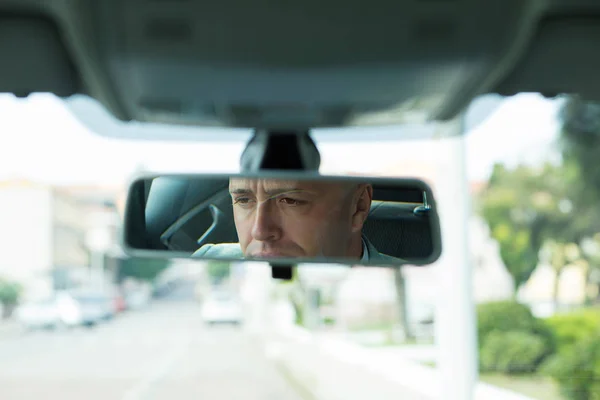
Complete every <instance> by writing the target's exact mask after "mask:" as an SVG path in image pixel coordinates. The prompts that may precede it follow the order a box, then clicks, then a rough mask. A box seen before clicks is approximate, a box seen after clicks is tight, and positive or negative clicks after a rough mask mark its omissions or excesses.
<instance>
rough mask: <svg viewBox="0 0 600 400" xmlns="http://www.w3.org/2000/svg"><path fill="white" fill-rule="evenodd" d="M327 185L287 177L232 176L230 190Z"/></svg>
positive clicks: (281, 188)
mask: <svg viewBox="0 0 600 400" xmlns="http://www.w3.org/2000/svg"><path fill="white" fill-rule="evenodd" d="M326 187H327V185H326V184H325V183H324V182H318V181H303V180H287V179H250V178H232V179H230V180H229V191H230V192H234V191H242V190H243V191H249V192H257V191H264V192H273V191H285V190H307V191H315V192H316V191H322V190H323V189H324V188H326Z"/></svg>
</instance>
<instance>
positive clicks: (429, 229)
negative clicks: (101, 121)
mask: <svg viewBox="0 0 600 400" xmlns="http://www.w3.org/2000/svg"><path fill="white" fill-rule="evenodd" d="M138 187H139V188H140V190H136V188H138ZM142 187H143V189H142ZM131 193H145V198H144V199H142V200H141V201H140V202H139V203H135V202H130V203H129V209H128V217H127V219H128V220H129V219H135V220H137V221H144V222H145V230H142V229H140V230H139V231H137V232H135V233H134V232H128V238H130V239H131V240H132V241H135V243H137V244H138V246H140V245H141V243H142V241H144V240H145V247H144V248H146V249H153V250H167V249H168V250H174V251H177V252H181V253H189V254H191V253H193V252H194V251H196V250H198V249H199V248H200V247H201V246H202V245H204V244H207V243H237V242H238V237H237V233H236V230H235V224H234V222H233V206H232V201H231V195H230V194H229V179H228V178H227V177H224V178H210V179H195V180H190V179H187V178H185V177H159V178H154V179H144V180H141V181H137V182H136V184H134V187H133V188H132V190H131ZM136 197H137V196H136ZM140 197H142V196H140ZM429 202H431V199H429ZM423 204H427V206H423ZM430 207H431V205H430V204H429V203H428V202H427V201H426V199H424V193H423V192H422V191H421V190H419V189H418V188H416V187H415V188H411V187H405V188H402V190H399V189H398V188H397V187H393V186H386V185H384V184H379V185H377V184H375V185H374V188H373V203H372V205H371V211H370V213H369V217H368V218H367V221H366V223H365V226H364V228H363V233H364V235H365V236H366V237H367V238H368V239H369V240H370V241H371V243H373V245H374V246H375V248H377V249H378V250H379V251H381V252H382V253H384V254H387V255H391V256H393V257H397V258H401V259H404V260H407V261H411V260H414V261H416V260H422V259H424V258H431V257H432V255H433V254H434V253H435V251H434V247H435V243H434V242H435V238H437V235H436V234H435V232H433V231H434V230H435V227H436V224H435V223H433V224H432V219H434V218H436V217H435V215H434V214H433V215H432V211H431V208H430ZM127 226H131V227H134V226H136V225H135V224H133V223H131V224H127ZM438 235H439V234H438ZM134 246H135V244H134Z"/></svg>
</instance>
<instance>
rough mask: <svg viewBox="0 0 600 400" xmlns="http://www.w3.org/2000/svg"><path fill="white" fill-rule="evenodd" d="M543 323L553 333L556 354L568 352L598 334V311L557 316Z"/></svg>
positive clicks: (599, 328)
mask: <svg viewBox="0 0 600 400" xmlns="http://www.w3.org/2000/svg"><path fill="white" fill-rule="evenodd" d="M545 323H546V324H547V326H549V327H550V328H551V329H552V330H553V331H554V335H555V336H556V344H557V349H558V352H560V353H563V352H570V351H572V347H573V346H574V345H575V344H576V343H578V342H580V341H582V340H584V339H586V338H588V337H590V336H592V335H599V334H600V310H598V309H587V310H581V311H575V312H572V313H568V314H557V315H554V316H552V317H550V318H547V319H546V320H545Z"/></svg>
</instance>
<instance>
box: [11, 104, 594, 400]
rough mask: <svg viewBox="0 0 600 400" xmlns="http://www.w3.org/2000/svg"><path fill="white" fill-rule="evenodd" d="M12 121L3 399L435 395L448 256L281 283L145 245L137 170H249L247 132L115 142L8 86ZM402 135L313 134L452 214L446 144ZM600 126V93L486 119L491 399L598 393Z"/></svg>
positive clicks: (556, 399) (475, 183)
mask: <svg viewBox="0 0 600 400" xmlns="http://www.w3.org/2000/svg"><path fill="white" fill-rule="evenodd" d="M0 121H1V122H0V124H1V126H2V131H3V132H8V133H9V134H7V135H3V137H2V138H1V139H0V170H1V171H2V173H1V176H0V221H2V223H1V225H0V226H1V227H2V229H1V230H0V243H1V247H0V248H1V251H0V308H1V315H2V319H1V320H0V395H1V397H2V398H7V399H8V398H34V397H39V396H41V395H45V397H46V398H57V399H58V398H61V399H66V398H80V396H81V395H82V394H85V396H86V398H90V399H91V398H96V397H97V398H102V399H105V398H128V399H133V398H163V397H164V398H166V397H167V396H171V397H172V396H175V397H178V398H186V397H193V398H197V397H201V396H203V395H206V396H211V398H238V397H239V396H242V395H244V396H245V398H257V399H265V398H270V396H274V397H276V398H318V399H328V398H344V399H352V398H359V397H360V398H365V397H366V396H370V398H378V399H385V398H398V396H400V397H401V398H407V399H409V398H415V399H417V398H434V397H432V394H431V393H432V392H431V390H434V389H435V384H434V383H432V382H435V379H436V378H435V377H436V375H435V371H436V368H437V362H438V346H437V343H438V339H439V337H438V336H436V335H440V334H444V332H441V333H440V331H439V330H436V328H435V326H436V309H438V310H439V308H438V307H439V304H438V302H439V301H440V296H439V284H440V282H439V279H440V271H441V270H445V269H448V268H452V265H451V264H452V262H453V260H452V259H449V258H447V257H442V258H441V259H440V260H439V261H438V262H436V263H435V264H433V265H431V266H427V267H411V266H407V267H405V268H403V269H401V270H392V269H386V268H373V267H353V268H350V267H345V266H327V267H325V266H320V265H311V266H299V267H298V268H297V269H296V271H295V275H294V279H293V280H292V281H290V282H283V281H276V280H273V279H271V273H270V269H269V267H268V266H267V265H262V264H245V263H235V264H228V263H223V262H206V261H191V260H185V259H182V260H169V261H168V260H159V259H138V258H130V257H128V256H127V255H126V254H125V253H124V252H123V250H122V248H121V246H120V243H119V241H120V238H119V235H120V230H121V225H120V224H121V220H122V215H123V209H124V200H125V196H126V187H127V183H128V181H129V179H130V178H131V177H132V176H133V174H135V173H136V172H141V171H152V170H157V171H163V170H164V169H165V168H166V169H170V170H182V171H201V172H211V171H212V172H235V171H237V170H238V160H239V156H240V154H241V151H242V150H243V147H244V144H245V142H244V140H240V141H234V142H225V141H222V140H219V139H218V136H217V137H216V138H213V139H211V140H210V141H208V142H206V143H198V142H192V141H178V142H168V143H167V142H159V141H149V142H135V141H132V140H126V141H118V140H114V139H107V138H104V137H101V136H98V135H96V134H94V133H93V132H91V131H90V130H89V129H87V128H86V127H85V126H83V125H82V124H81V123H80V122H79V121H78V119H77V118H76V117H75V116H74V115H73V113H72V112H71V111H70V109H69V107H68V106H67V105H66V104H65V103H64V102H62V101H61V100H58V99H56V98H54V97H52V96H47V95H36V96H31V97H30V98H29V99H26V100H19V99H16V98H14V97H12V96H2V97H1V98H0ZM172 129H176V128H172ZM403 129H408V128H405V127H389V128H385V129H384V128H373V131H374V133H376V134H377V135H379V136H377V137H380V139H379V140H377V141H369V142H366V141H364V140H359V139H357V140H355V141H350V142H348V143H344V144H339V143H337V144H336V142H335V140H331V139H330V137H329V136H328V135H331V134H332V132H315V140H316V142H317V144H318V145H319V148H320V150H321V156H322V168H321V172H322V173H330V174H348V173H351V174H364V175H383V176H414V177H419V178H422V179H424V180H425V181H427V182H428V183H429V184H430V185H431V186H432V188H433V190H434V193H436V194H437V201H438V203H440V204H446V206H445V207H446V214H444V212H443V211H442V212H441V214H440V218H441V223H442V225H444V223H449V222H445V221H450V220H448V218H449V217H448V214H449V212H448V210H452V202H453V198H452V191H451V190H449V189H448V188H449V187H450V188H451V187H452V182H448V180H449V179H452V177H449V175H448V166H449V165H451V163H453V162H454V161H455V159H454V158H452V156H451V155H449V154H450V153H449V152H448V151H447V149H448V140H449V139H446V138H443V137H435V135H434V136H432V137H429V138H427V139H415V138H413V139H410V140H398V139H396V138H394V135H393V134H390V133H395V132H396V131H402V130H403ZM49 131H52V132H53V134H52V135H51V136H50V135H47V133H48V132H49ZM207 131H208V130H207ZM209 133H210V132H208V133H207V135H208V134H209ZM599 133H600V107H599V106H597V105H594V104H586V103H582V102H580V101H579V100H578V99H575V98H559V99H554V100H550V99H544V98H542V97H540V96H538V95H519V96H516V97H513V98H508V99H505V100H502V101H501V102H500V104H499V106H498V107H497V108H495V109H494V110H493V112H492V113H491V114H490V115H488V116H486V118H484V120H482V121H480V123H478V124H477V125H476V126H473V127H470V131H469V133H468V136H467V137H466V139H465V146H466V153H465V155H466V163H467V164H466V165H467V170H466V172H467V175H468V188H469V194H470V197H469V199H470V203H471V214H470V217H469V221H468V229H467V230H468V243H469V252H470V254H469V261H470V268H471V277H472V282H471V286H472V293H467V295H472V297H473V300H474V303H475V304H476V313H477V326H476V330H477V335H478V344H477V347H478V355H479V371H480V375H479V378H478V381H479V382H480V385H481V391H480V393H481V395H480V398H486V400H487V399H493V398H498V399H500V398H502V399H511V398H514V399H526V398H529V399H544V400H571V399H573V400H587V399H598V397H594V396H597V395H598V393H600V383H599V382H600V372H599V371H600V335H599V329H600V290H599V289H600V207H598V206H597V205H598V204H599V200H600V169H599V168H598V167H597V163H596V161H595V154H597V152H598V150H599V149H600V134H599ZM240 135H241V137H242V138H244V137H246V138H248V137H249V132H241V133H240ZM406 135H408V136H410V135H409V134H406ZM34 383H35V384H34ZM484 389H485V390H487V391H485V392H484ZM334 393H335V396H339V397H335V396H334V395H333V394H334ZM78 396H79V397H78ZM402 396H404V397H402ZM494 396H495V397H494ZM511 396H513V397H511Z"/></svg>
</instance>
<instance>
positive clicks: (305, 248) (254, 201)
mask: <svg viewBox="0 0 600 400" xmlns="http://www.w3.org/2000/svg"><path fill="white" fill-rule="evenodd" d="M124 230H125V232H124V245H125V248H126V250H127V251H128V252H130V253H135V254H136V255H150V254H148V252H152V253H153V254H151V255H153V256H156V255H157V254H158V253H161V254H162V255H166V256H172V257H194V258H198V259H223V260H241V259H243V260H260V261H269V262H271V263H272V264H282V265H286V264H296V263H307V262H319V263H322V262H335V263H345V264H353V265H401V264H413V265H425V264H429V263H432V262H433V261H435V260H436V259H437V258H438V257H439V254H440V252H441V243H440V233H439V220H438V216H437V212H436V206H435V199H434V196H433V193H432V192H431V189H430V188H429V186H428V185H426V184H425V183H424V182H422V181H420V180H416V179H389V178H369V177H331V176H329V177H328V176H320V175H308V174H306V173H304V174H299V173H285V174H282V173H279V174H276V173H270V174H268V175H265V174H261V175H260V176H257V175H249V174H246V175H214V174H212V175H163V176H146V177H141V178H138V179H136V180H134V181H133V183H132V185H131V186H130V190H129V195H128V199H127V206H126V216H125V224H124Z"/></svg>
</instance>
